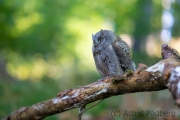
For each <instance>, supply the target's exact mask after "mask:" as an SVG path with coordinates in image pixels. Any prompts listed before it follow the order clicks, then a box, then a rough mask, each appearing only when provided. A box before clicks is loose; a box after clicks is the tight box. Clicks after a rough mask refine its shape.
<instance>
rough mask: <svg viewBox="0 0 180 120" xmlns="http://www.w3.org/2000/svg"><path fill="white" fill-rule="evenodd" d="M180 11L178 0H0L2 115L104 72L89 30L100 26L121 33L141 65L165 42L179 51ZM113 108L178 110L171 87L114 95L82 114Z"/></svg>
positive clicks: (104, 115) (105, 113)
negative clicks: (95, 57)
mask: <svg viewBox="0 0 180 120" xmlns="http://www.w3.org/2000/svg"><path fill="white" fill-rule="evenodd" d="M179 11H180V0H98V1H91V0H86V1H84V0H38V1H37V0H16V1H12V0H0V95H1V97H0V118H2V117H4V116H5V115H7V114H9V113H10V112H12V111H14V110H16V109H18V108H20V107H22V106H30V105H32V104H34V103H37V102H41V101H44V100H47V99H50V98H53V97H55V96H56V95H57V93H58V92H60V91H63V90H66V89H69V88H77V87H78V86H84V85H87V84H90V83H92V82H94V81H96V80H97V79H99V78H100V75H99V73H98V72H97V70H96V68H95V64H94V61H93V57H92V40H91V35H92V33H96V32H97V31H99V30H100V29H109V30H112V31H114V32H115V33H116V34H117V35H119V36H121V37H122V38H123V39H124V40H125V41H126V42H127V43H128V44H129V45H130V46H131V49H132V59H133V61H134V62H135V63H136V65H138V63H144V64H146V65H147V66H151V65H153V64H155V63H156V62H158V61H159V60H161V59H162V58H161V53H160V52H161V48H160V46H161V45H162V44H163V43H168V44H169V45H171V46H172V47H173V48H176V49H177V50H178V51H180V34H179V33H180V22H179V21H180V14H179ZM112 110H120V111H121V112H124V111H125V110H127V111H138V110H139V111H140V110H144V112H145V111H147V110H151V111H157V110H163V111H170V112H175V118H176V119H178V118H180V112H179V110H178V109H177V108H176V106H175V105H174V101H173V100H172V97H171V94H170V93H169V91H168V90H163V91H158V92H146V93H133V94H126V95H121V96H114V97H111V98H108V99H106V100H104V101H103V102H101V103H100V104H98V105H97V106H95V107H94V108H92V109H90V110H88V111H86V112H85V113H84V114H83V117H84V118H86V119H87V120H91V119H99V120H105V119H108V120H109V119H112V118H111V111H112ZM77 114H78V110H77V109H74V110H70V111H67V112H64V113H61V114H58V115H54V116H51V117H48V118H46V119H45V120H69V119H77ZM171 118H172V117H171V116H147V115H144V116H140V117H139V116H137V115H132V116H121V117H120V118H118V117H114V118H113V119H114V120H116V119H118V120H119V119H120V120H124V119H128V120H136V119H149V120H150V119H156V120H164V119H166V120H171Z"/></svg>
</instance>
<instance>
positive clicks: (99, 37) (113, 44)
mask: <svg viewBox="0 0 180 120" xmlns="http://www.w3.org/2000/svg"><path fill="white" fill-rule="evenodd" d="M92 40H93V45H92V52H93V57H94V61H95V64H96V68H97V70H98V72H99V73H100V75H101V77H102V78H105V77H107V76H112V77H116V76H119V75H122V74H124V73H125V71H126V70H127V69H129V70H132V71H135V70H136V66H135V64H134V62H133V61H132V59H131V53H130V47H129V46H128V44H127V43H126V42H125V41H123V40H122V39H121V38H120V37H119V36H116V35H115V34H114V33H113V32H112V31H110V30H100V31H99V32H97V33H96V34H95V35H93V34H92Z"/></svg>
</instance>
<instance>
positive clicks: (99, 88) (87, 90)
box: [3, 58, 180, 120]
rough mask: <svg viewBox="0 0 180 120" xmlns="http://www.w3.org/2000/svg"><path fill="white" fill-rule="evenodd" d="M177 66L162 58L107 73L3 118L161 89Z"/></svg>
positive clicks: (33, 116)
mask: <svg viewBox="0 0 180 120" xmlns="http://www.w3.org/2000/svg"><path fill="white" fill-rule="evenodd" d="M177 66H180V62H179V61H177V60H176V59H174V58H168V59H164V60H161V61H160V62H158V63H157V64H155V65H153V66H151V67H149V68H148V69H146V70H141V69H139V71H138V72H135V73H131V72H127V73H126V74H124V75H123V76H122V79H121V80H115V79H113V78H112V77H108V78H105V79H104V80H99V81H97V82H94V83H92V84H89V85H86V86H84V87H81V88H78V89H70V90H66V91H64V92H61V93H60V94H59V95H58V96H56V97H55V98H52V99H50V100H47V101H43V102H40V103H37V104H34V105H32V106H28V107H23V108H20V109H19V110H17V111H14V112H12V113H11V114H10V115H8V116H7V117H5V118H4V119H3V120H23V119H26V120H40V119H43V118H45V117H47V116H50V115H53V114H57V113H62V112H64V111H67V110H70V109H73V108H81V107H83V106H86V105H87V104H89V103H91V102H94V101H97V100H101V99H105V98H109V97H111V96H116V95H122V94H127V93H135V92H147V91H158V90H163V89H166V88H167V87H166V84H167V80H168V79H169V76H170V75H171V70H172V68H174V67H177ZM179 72H180V71H179Z"/></svg>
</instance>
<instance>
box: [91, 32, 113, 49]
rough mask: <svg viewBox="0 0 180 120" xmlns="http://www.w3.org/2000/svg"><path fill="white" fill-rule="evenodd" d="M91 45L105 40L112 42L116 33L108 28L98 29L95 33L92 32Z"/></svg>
mask: <svg viewBox="0 0 180 120" xmlns="http://www.w3.org/2000/svg"><path fill="white" fill-rule="evenodd" d="M92 40H93V45H94V46H98V45H102V44H104V43H105V42H108V43H112V42H114V41H115V40H116V35H115V34H114V33H113V32H112V31H110V30H102V29H101V30H100V31H99V32H97V33H96V34H95V35H93V34H92Z"/></svg>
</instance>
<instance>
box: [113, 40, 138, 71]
mask: <svg viewBox="0 0 180 120" xmlns="http://www.w3.org/2000/svg"><path fill="white" fill-rule="evenodd" d="M112 46H113V49H114V51H115V53H116V55H117V57H118V59H119V62H120V64H121V66H122V68H123V69H124V70H126V69H130V70H133V71H135V64H134V62H133V61H132V60H131V52H130V47H129V45H128V44H127V43H126V42H124V41H123V40H121V38H119V37H117V40H116V41H115V42H114V43H112Z"/></svg>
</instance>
